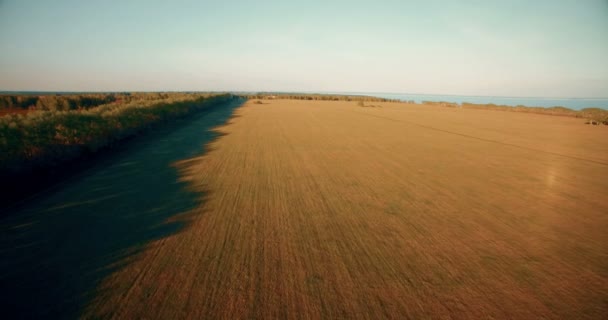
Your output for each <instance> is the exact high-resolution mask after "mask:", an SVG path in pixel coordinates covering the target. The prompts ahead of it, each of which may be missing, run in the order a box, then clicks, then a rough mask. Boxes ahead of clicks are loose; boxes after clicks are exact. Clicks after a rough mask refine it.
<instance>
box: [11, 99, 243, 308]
mask: <svg viewBox="0 0 608 320" xmlns="http://www.w3.org/2000/svg"><path fill="white" fill-rule="evenodd" d="M243 102H244V100H242V99H235V100H234V101H231V102H228V103H224V104H221V105H216V106H213V107H210V108H209V109H207V110H205V111H202V112H201V113H199V114H197V115H196V116H194V117H193V118H189V119H182V120H178V121H177V122H176V123H175V124H172V125H168V126H165V127H163V128H161V129H157V130H155V132H152V133H149V134H147V135H145V136H143V137H139V138H135V139H133V140H132V141H129V142H128V143H127V144H126V145H125V146H122V147H120V150H118V151H114V152H112V155H111V156H107V157H105V158H104V159H103V161H100V162H99V163H95V165H94V166H92V167H90V168H88V169H87V170H86V172H83V173H82V174H79V175H77V176H75V177H72V178H71V179H70V181H69V182H68V183H64V184H61V185H58V186H56V187H55V188H54V189H53V190H50V191H47V192H45V193H44V194H42V195H40V196H38V197H36V198H34V199H30V200H29V201H28V202H27V203H25V204H23V205H22V206H20V207H18V208H13V209H11V212H8V214H3V216H1V217H0V307H1V309H2V311H1V312H2V316H3V317H4V318H5V319H15V318H19V319H23V318H76V317H78V315H79V313H80V312H81V311H82V309H83V308H84V307H85V306H86V304H87V302H89V301H91V300H92V299H93V298H94V297H93V295H94V294H95V289H96V288H97V286H98V285H99V284H100V282H101V281H102V280H103V279H104V278H105V277H106V276H108V275H109V274H111V273H112V272H113V271H115V270H116V269H117V268H121V267H122V266H124V265H125V264H126V263H128V260H129V257H132V256H133V255H134V254H136V253H138V252H140V251H141V250H142V249H143V248H144V247H145V245H146V244H147V243H149V242H150V241H153V240H157V239H160V238H163V237H167V236H169V235H172V234H175V233H177V232H180V231H181V230H183V229H184V227H185V226H186V223H187V222H186V221H185V220H184V219H170V218H174V217H176V216H178V215H180V214H183V213H186V212H188V211H190V210H191V209H193V208H195V207H197V206H199V205H200V204H201V202H202V201H204V199H205V195H204V194H200V193H196V192H195V191H193V190H191V189H188V188H187V187H186V186H185V184H184V183H183V182H179V181H178V172H177V169H176V168H175V167H174V166H173V165H172V164H173V163H175V162H176V161H178V160H182V159H188V158H192V157H195V156H200V155H201V154H203V153H205V150H204V148H203V146H205V145H206V144H208V143H209V142H210V141H212V140H213V139H215V138H217V137H218V135H219V133H217V132H215V131H213V130H212V129H213V128H214V127H217V126H219V125H222V124H225V123H227V122H228V120H229V119H230V118H231V117H232V116H233V112H234V110H235V109H236V108H237V107H239V106H240V105H242V103H243ZM169 219H170V220H169ZM169 221H171V222H169Z"/></svg>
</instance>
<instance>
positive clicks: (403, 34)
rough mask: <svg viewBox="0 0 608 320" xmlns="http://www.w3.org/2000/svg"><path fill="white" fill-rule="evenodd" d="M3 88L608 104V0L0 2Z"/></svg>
mask: <svg viewBox="0 0 608 320" xmlns="http://www.w3.org/2000/svg"><path fill="white" fill-rule="evenodd" d="M0 90H61V91H110V90H112V91H115V90H120V91H127V90H203V91H204V90H243V91H261V90H267V91H270V90H272V91H353V92H354V91H362V92H395V93H435V94H463V95H502V96H535V97H539V96H541V97H607V96H608V0H578V1H576V0H572V1H568V0H563V1H560V0H551V1H504V0H503V1H447V0H446V1H405V0H401V1H356V0H354V1H329V0H327V1H315V0H308V1H299V2H296V1H263V0H260V1H219V0H218V1H152V0H150V1H128V0H123V1H110V0H105V1H83V0H74V1H71V0H52V1H51V0H49V1H46V0H40V1H33V0H0Z"/></svg>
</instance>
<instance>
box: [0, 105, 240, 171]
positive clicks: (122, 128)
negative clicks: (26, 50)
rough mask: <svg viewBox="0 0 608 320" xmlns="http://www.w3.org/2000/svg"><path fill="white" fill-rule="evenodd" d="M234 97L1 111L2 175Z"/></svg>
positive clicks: (50, 163) (55, 161)
mask: <svg viewBox="0 0 608 320" xmlns="http://www.w3.org/2000/svg"><path fill="white" fill-rule="evenodd" d="M146 97H147V98H149V97H150V96H149V95H146ZM233 98H234V96H232V95H229V94H223V95H208V94H174V95H169V96H163V97H159V96H158V97H156V98H155V99H145V100H141V99H134V100H132V101H130V102H124V103H116V102H113V103H109V104H104V105H100V106H97V107H94V108H89V109H80V110H68V111H63V110H53V111H40V110H37V111H34V112H29V113H27V114H8V115H5V116H3V117H0V150H1V151H2V152H0V176H3V175H14V174H19V173H22V172H24V171H30V170H32V169H37V168H45V167H50V166H54V165H57V164H59V163H62V162H65V161H67V160H71V159H74V158H75V157H78V156H79V155H81V154H83V153H91V152H95V151H97V150H98V149H100V148H104V147H107V146H110V145H112V144H114V143H115V142H117V141H119V140H121V139H124V138H126V137H129V136H132V135H135V134H137V133H138V132H140V131H142V130H145V129H146V128H149V127H151V126H154V125H156V124H158V123H160V122H164V121H168V120H171V119H175V118H178V117H183V116H186V115H189V114H192V113H193V112H196V111H198V110H201V109H203V108H206V107H208V106H209V105H212V104H216V103H221V102H225V101H228V100H230V99H233Z"/></svg>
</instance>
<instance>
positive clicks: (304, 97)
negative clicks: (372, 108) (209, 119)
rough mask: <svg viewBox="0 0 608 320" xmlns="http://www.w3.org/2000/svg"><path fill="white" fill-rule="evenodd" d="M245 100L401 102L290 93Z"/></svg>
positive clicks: (249, 96)
mask: <svg viewBox="0 0 608 320" xmlns="http://www.w3.org/2000/svg"><path fill="white" fill-rule="evenodd" d="M240 96H242V97H244V98H247V99H293V100H324V101H369V102H401V101H399V100H396V99H386V98H379V97H372V96H357V95H333V94H291V93H264V92H262V93H256V94H244V95H240Z"/></svg>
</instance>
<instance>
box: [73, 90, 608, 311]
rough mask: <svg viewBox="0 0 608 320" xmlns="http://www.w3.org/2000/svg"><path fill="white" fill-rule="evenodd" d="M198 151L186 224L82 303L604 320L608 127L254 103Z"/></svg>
mask: <svg viewBox="0 0 608 320" xmlns="http://www.w3.org/2000/svg"><path fill="white" fill-rule="evenodd" d="M237 115H238V117H236V118H234V119H233V120H232V122H231V123H230V124H228V125H227V126H225V127H222V128H220V129H219V130H220V131H221V132H223V133H225V134H226V135H224V136H222V137H221V138H220V139H218V140H216V141H215V142H213V143H212V144H211V146H210V147H211V151H210V152H209V153H207V154H206V155H205V156H203V157H201V158H195V159H190V160H188V161H184V162H183V163H181V164H179V166H180V168H181V170H182V173H183V177H184V179H187V180H189V181H190V184H191V186H192V188H196V189H198V190H200V191H204V192H206V193H207V197H206V201H205V203H204V204H203V205H202V206H201V207H200V208H198V209H196V210H194V211H192V212H190V213H188V214H187V216H188V219H190V220H191V226H190V228H189V229H187V230H186V231H184V232H182V233H179V234H177V235H175V236H172V237H170V238H166V239H164V240H161V241H158V242H155V243H153V244H151V245H150V246H149V247H148V249H147V250H146V251H145V252H144V253H143V254H141V255H140V256H139V257H138V258H136V259H134V261H132V262H131V263H130V264H129V265H128V266H127V267H125V268H124V269H122V270H120V271H118V272H116V273H115V274H114V275H112V276H111V277H110V278H109V279H107V281H106V282H105V283H104V285H103V287H102V288H100V293H99V296H98V298H97V299H96V300H95V301H94V302H93V303H92V304H91V305H90V306H89V308H88V310H87V312H86V313H85V317H94V316H100V315H105V316H110V315H112V316H115V317H118V318H125V319H135V318H160V319H169V318H186V317H188V318H198V319H221V318H223V319H235V318H261V319H271V318H305V319H308V318H400V319H402V318H412V319H421V318H446V319H447V318H454V319H463V318H473V319H488V318H515V319H539V318H562V319H583V318H589V319H593V318H596V319H599V318H602V317H603V316H605V315H606V314H607V313H608V294H607V293H606V292H608V232H606V230H608V215H607V212H608V197H606V195H607V194H608V140H606V139H605V137H606V134H608V128H601V129H598V128H591V127H590V126H581V125H580V121H579V120H577V119H573V118H561V117H557V118H556V117H547V116H542V115H530V114H518V113H504V112H495V111H483V110H466V109H445V108H441V107H432V106H420V105H404V104H392V103H384V104H383V108H358V107H357V106H356V105H355V104H353V103H352V102H320V101H319V102H317V101H315V102H312V101H290V100H275V101H273V103H272V104H268V105H263V106H261V105H256V104H254V103H252V102H250V103H247V104H246V105H245V106H244V107H242V108H240V109H239V110H238V111H237Z"/></svg>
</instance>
